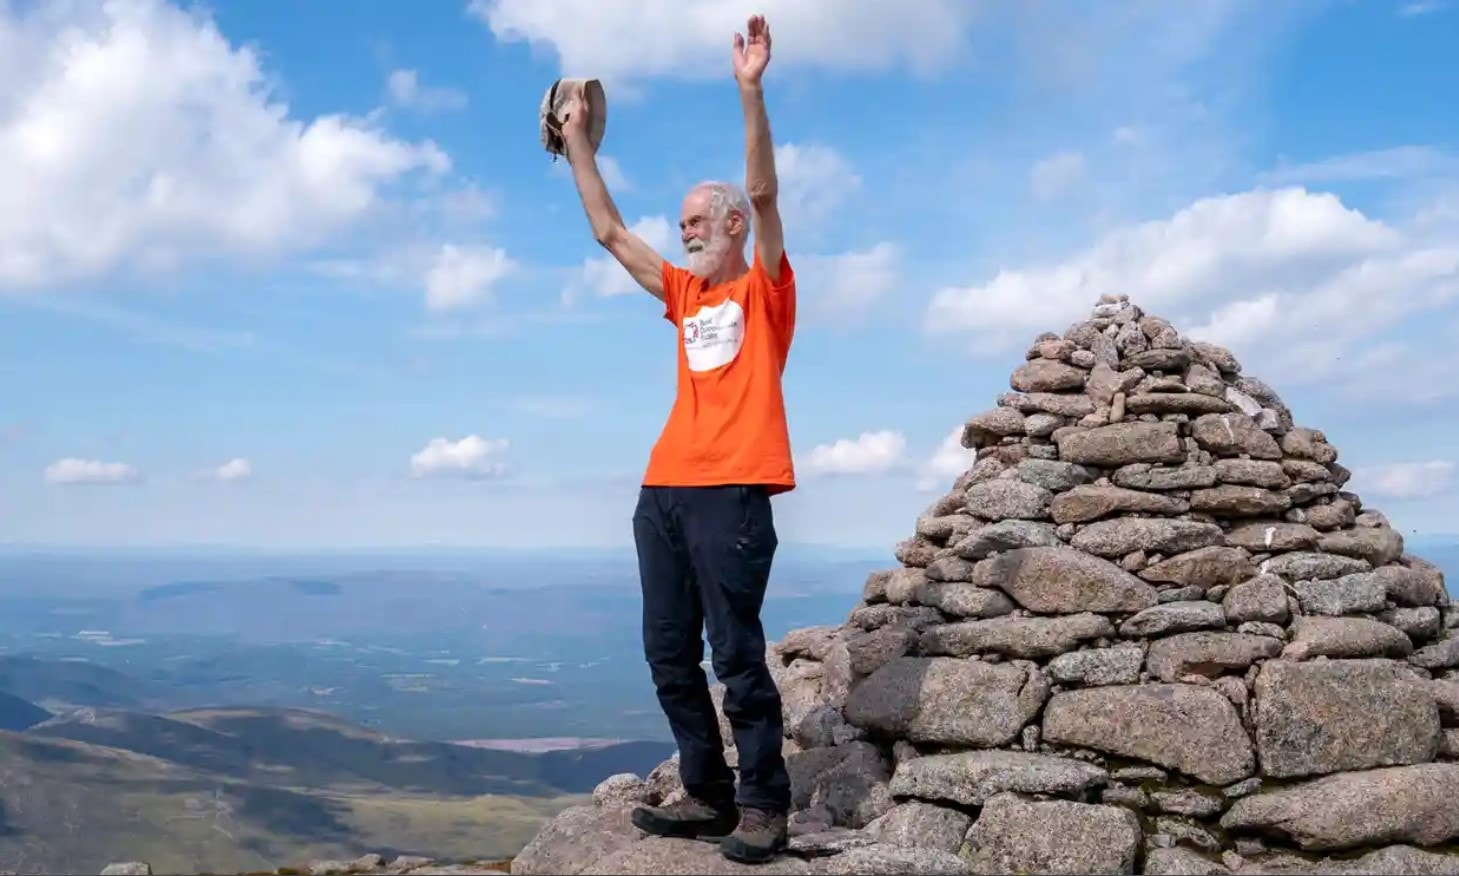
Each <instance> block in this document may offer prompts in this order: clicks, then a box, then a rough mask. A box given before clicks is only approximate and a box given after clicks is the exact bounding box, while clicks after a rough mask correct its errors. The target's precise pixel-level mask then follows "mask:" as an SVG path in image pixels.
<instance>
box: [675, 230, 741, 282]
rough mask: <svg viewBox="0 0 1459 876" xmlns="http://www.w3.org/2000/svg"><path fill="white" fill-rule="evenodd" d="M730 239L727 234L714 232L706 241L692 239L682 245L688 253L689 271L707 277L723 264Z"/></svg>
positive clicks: (727, 253)
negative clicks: (687, 243) (685, 244)
mask: <svg viewBox="0 0 1459 876" xmlns="http://www.w3.org/2000/svg"><path fill="white" fill-rule="evenodd" d="M729 248H730V239H729V236H728V235H725V234H716V235H714V237H712V238H710V240H709V242H708V243H705V242H703V241H700V240H692V241H690V242H689V245H688V246H686V247H684V251H685V252H686V253H688V254H689V273H691V274H693V275H694V276H696V277H709V276H711V275H713V274H714V272H715V271H718V270H719V269H720V267H721V266H722V265H724V260H725V256H728V255H729Z"/></svg>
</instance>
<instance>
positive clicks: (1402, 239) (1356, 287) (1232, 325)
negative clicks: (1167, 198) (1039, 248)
mask: <svg viewBox="0 0 1459 876" xmlns="http://www.w3.org/2000/svg"><path fill="white" fill-rule="evenodd" d="M1106 292H1117V293H1126V294H1128V295H1129V296H1130V298H1131V300H1133V301H1135V302H1136V303H1138V304H1140V305H1141V306H1142V307H1144V308H1145V309H1146V310H1148V311H1150V312H1153V313H1156V314H1159V315H1161V316H1164V317H1166V318H1167V319H1170V320H1171V321H1172V322H1174V323H1175V324H1176V325H1177V327H1178V328H1181V329H1182V330H1183V331H1185V332H1187V333H1188V334H1189V335H1191V336H1192V337H1197V338H1204V339H1210V340H1214V341H1217V342H1219V343H1223V344H1226V345H1228V346H1231V347H1232V348H1233V349H1234V350H1235V351H1236V352H1237V353H1238V355H1241V356H1243V357H1244V358H1247V357H1249V359H1250V360H1253V361H1255V362H1257V363H1258V364H1265V365H1268V366H1270V367H1272V368H1273V369H1276V370H1280V372H1281V373H1282V374H1283V375H1284V377H1285V379H1286V380H1288V381H1298V380H1304V379H1305V380H1309V381H1310V380H1315V379H1317V378H1321V377H1333V376H1334V375H1336V374H1337V373H1339V371H1342V370H1344V369H1346V370H1347V373H1349V374H1350V376H1351V377H1352V378H1353V379H1354V380H1356V379H1359V378H1362V379H1366V380H1369V381H1371V380H1373V379H1374V378H1375V376H1376V372H1374V371H1373V370H1372V369H1371V367H1370V368H1368V369H1367V370H1366V371H1363V370H1360V369H1359V367H1358V362H1359V361H1360V358H1359V356H1358V355H1357V354H1358V352H1360V351H1361V352H1366V353H1371V352H1372V350H1373V348H1372V346H1371V343H1370V342H1371V341H1372V340H1373V339H1374V338H1375V337H1377V336H1379V335H1380V334H1381V333H1382V332H1384V331H1387V330H1390V329H1392V328H1394V327H1395V326H1397V325H1399V324H1400V323H1402V322H1403V321H1404V320H1405V319H1409V318H1412V317H1416V316H1419V315H1421V314H1423V313H1425V312H1432V311H1434V310H1436V309H1440V308H1443V307H1445V306H1447V305H1448V304H1449V303H1450V302H1452V301H1453V300H1455V299H1456V297H1459V241H1456V238H1455V237H1454V236H1452V235H1450V236H1447V237H1444V236H1442V235H1437V236H1436V235H1433V234H1423V235H1420V234H1417V233H1415V232H1414V231H1412V230H1409V229H1405V228H1401V227H1396V226H1393V225H1390V224H1387V223H1385V222H1382V221H1379V220H1377V219H1373V218H1370V217H1368V216H1365V215H1364V214H1363V213H1361V212H1359V211H1358V210H1355V209H1352V208H1349V207H1346V206H1345V205H1344V204H1343V203H1342V202H1341V201H1340V200H1339V199H1338V198H1337V197H1336V196H1334V195H1331V194H1323V193H1313V192H1309V191H1306V190H1305V189H1301V188H1285V189H1278V190H1273V191H1267V190H1256V191H1250V192H1245V193H1241V194H1235V195H1224V196H1218V197H1210V198H1204V199H1201V200H1199V201H1196V202H1195V203H1193V204H1191V205H1190V206H1188V207H1186V208H1185V209H1183V210H1181V211H1179V212H1178V213H1176V214H1175V215H1174V216H1172V217H1170V218H1169V219H1164V220H1159V221H1153V222H1147V223H1144V224H1141V225H1137V226H1132V227H1127V228H1124V229H1121V230H1118V231H1115V232H1113V233H1111V234H1110V235H1108V236H1107V237H1105V238H1104V239H1103V240H1102V241H1100V242H1099V243H1097V244H1095V245H1094V246H1092V247H1090V248H1089V249H1087V250H1085V251H1084V252H1081V253H1078V254H1076V255H1074V256H1073V257H1071V258H1069V259H1068V260H1067V261H1064V262H1062V263H1058V264H1052V265H1043V266H1037V267H1030V268H1019V269H1011V268H1010V269H1003V270H999V271H998V272H997V274H996V275H995V276H994V277H993V278H992V279H991V280H989V281H987V282H986V283H984V284H982V285H976V286H970V287H965V288H945V289H941V290H939V291H938V292H936V294H935V295H934V296H933V299H932V302H931V304H930V306H929V307H928V309H927V312H926V314H925V328H926V330H927V331H928V332H930V333H933V334H944V335H960V336H962V337H963V338H965V339H966V341H967V343H968V347H969V349H970V350H973V351H976V352H980V353H982V354H990V355H991V354H997V353H1001V352H1004V351H1006V350H1008V349H1010V348H1011V347H1013V346H1016V345H1021V344H1025V343H1027V342H1028V341H1029V340H1030V339H1031V338H1032V337H1033V335H1034V334H1036V333H1037V332H1039V331H1046V330H1055V331H1061V330H1062V329H1063V328H1064V327H1065V326H1067V325H1069V324H1070V323H1072V322H1074V321H1076V320H1079V319H1084V318H1086V317H1087V315H1088V312H1089V307H1090V306H1091V305H1092V304H1093V303H1094V302H1095V300H1096V299H1097V298H1098V296H1099V295H1100V294H1102V293H1106ZM1360 342H1362V343H1360ZM1364 344H1367V346H1366V347H1364ZM1344 357H1347V358H1344ZM1248 364H1251V362H1248ZM1364 364H1366V365H1368V366H1372V365H1373V364H1374V362H1373V360H1372V359H1369V360H1367V361H1366V362H1365V363H1364ZM1392 373H1393V372H1392V371H1388V372H1385V374H1386V375H1388V376H1391V374H1392Z"/></svg>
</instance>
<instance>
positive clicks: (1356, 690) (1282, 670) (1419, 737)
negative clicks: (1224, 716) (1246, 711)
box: [1253, 660, 1439, 778]
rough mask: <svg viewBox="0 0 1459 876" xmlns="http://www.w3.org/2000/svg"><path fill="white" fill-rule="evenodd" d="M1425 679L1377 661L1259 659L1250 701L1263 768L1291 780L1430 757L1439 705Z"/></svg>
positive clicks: (1436, 740) (1435, 740)
mask: <svg viewBox="0 0 1459 876" xmlns="http://www.w3.org/2000/svg"><path fill="white" fill-rule="evenodd" d="M1423 681H1425V680H1420V679H1417V678H1416V677H1415V676H1414V674H1413V673H1412V672H1411V671H1410V670H1408V669H1407V667H1403V666H1400V665H1397V664H1394V663H1389V662H1385V661H1378V660H1326V661H1321V662H1316V663H1292V662H1289V661H1284V660H1273V661H1271V662H1269V663H1266V664H1264V665H1263V666H1262V667H1261V671H1260V672H1259V673H1258V674H1257V677H1256V685H1255V688H1254V694H1255V705H1254V707H1253V716H1254V718H1255V722H1256V750H1257V754H1258V755H1259V756H1260V758H1261V765H1262V772H1263V773H1265V774H1266V775H1269V776H1272V777H1274V778H1292V777H1296V776H1314V775H1323V774H1325V773H1334V772H1338V771H1339V770H1361V769H1368V768H1371V767H1379V766H1399V765H1403V764H1411V763H1423V762H1426V761H1430V760H1433V758H1434V755H1435V754H1436V753H1437V752H1438V748H1439V710H1438V707H1437V706H1436V705H1435V701H1434V697H1433V695H1432V694H1431V692H1430V691H1429V690H1428V689H1427V687H1426V686H1425V685H1424V684H1423Z"/></svg>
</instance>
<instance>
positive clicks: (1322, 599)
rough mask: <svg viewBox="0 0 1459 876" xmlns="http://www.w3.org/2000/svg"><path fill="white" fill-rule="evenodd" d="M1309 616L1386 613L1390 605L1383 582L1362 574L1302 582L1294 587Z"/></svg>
mask: <svg viewBox="0 0 1459 876" xmlns="http://www.w3.org/2000/svg"><path fill="white" fill-rule="evenodd" d="M1292 589H1293V590H1294V591H1296V594H1297V602H1298V604H1299V605H1301V606H1302V611H1303V613H1305V614H1326V615H1345V614H1360V613H1370V612H1377V611H1382V610H1383V607H1384V606H1385V605H1386V604H1387V603H1388V590H1387V588H1386V587H1385V586H1384V585H1383V579H1382V578H1380V577H1379V576H1377V575H1375V574H1373V573H1372V572H1358V573H1356V574H1352V575H1343V576H1342V577H1341V578H1332V579H1329V580H1325V581H1298V582H1297V583H1296V584H1295V585H1293V588H1292Z"/></svg>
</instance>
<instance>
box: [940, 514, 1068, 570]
mask: <svg viewBox="0 0 1459 876" xmlns="http://www.w3.org/2000/svg"><path fill="white" fill-rule="evenodd" d="M1063 543H1064V542H1063V540H1062V539H1060V538H1059V536H1058V534H1057V533H1056V532H1055V531H1054V525H1053V524H1052V523H1039V522H1037V521H1033V520H1000V521H998V522H997V523H990V524H988V525H987V526H983V527H979V528H978V529H975V530H973V531H972V532H970V533H968V534H967V536H966V537H964V538H963V540H962V541H960V542H958V543H957V544H955V545H953V548H952V549H953V552H954V553H956V554H957V555H958V556H959V557H962V558H963V559H965V560H981V559H983V558H985V557H988V556H991V555H993V554H995V553H998V552H1000V551H1011V550H1016V549H1018V548H1028V547H1042V546H1050V545H1062V544H1063Z"/></svg>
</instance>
